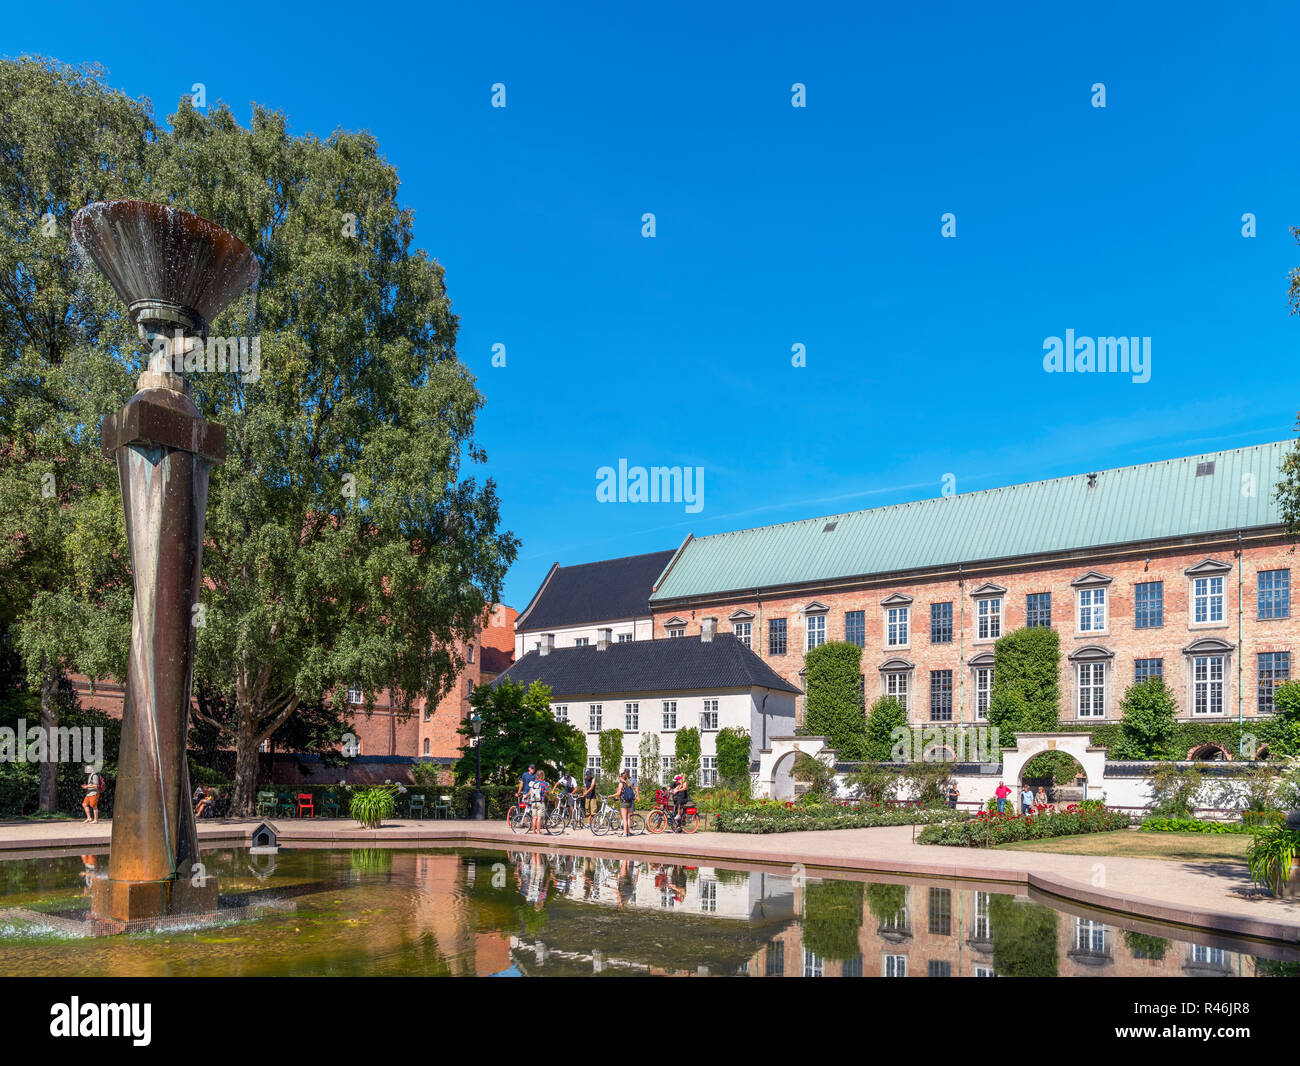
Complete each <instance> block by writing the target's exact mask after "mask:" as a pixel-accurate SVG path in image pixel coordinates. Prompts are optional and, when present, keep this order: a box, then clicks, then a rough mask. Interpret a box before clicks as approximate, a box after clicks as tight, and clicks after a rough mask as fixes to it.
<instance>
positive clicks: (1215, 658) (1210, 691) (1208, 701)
mask: <svg viewBox="0 0 1300 1066" xmlns="http://www.w3.org/2000/svg"><path fill="white" fill-rule="evenodd" d="M1216 664H1217V670H1218V676H1217V677H1216V676H1215V670H1216ZM1202 671H1203V672H1204V676H1202ZM1191 677H1192V715H1193V717H1196V718H1221V717H1222V716H1223V715H1224V714H1225V713H1227V709H1228V684H1227V682H1228V657H1227V656H1226V655H1213V654H1211V655H1193V656H1192V669H1191ZM1216 690H1217V691H1216ZM1216 694H1217V702H1218V704H1219V708H1218V710H1213V709H1212V707H1213V704H1214V702H1215V699H1216ZM1202 702H1204V704H1205V710H1201V709H1200V707H1201V704H1202Z"/></svg>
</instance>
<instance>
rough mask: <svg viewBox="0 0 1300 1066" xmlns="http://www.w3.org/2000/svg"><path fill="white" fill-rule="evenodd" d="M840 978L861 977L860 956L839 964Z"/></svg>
mask: <svg viewBox="0 0 1300 1066" xmlns="http://www.w3.org/2000/svg"><path fill="white" fill-rule="evenodd" d="M840 976H841V977H861V976H862V956H861V955H860V954H858V955H854V956H853V958H851V959H845V960H844V961H843V962H842V963H840Z"/></svg>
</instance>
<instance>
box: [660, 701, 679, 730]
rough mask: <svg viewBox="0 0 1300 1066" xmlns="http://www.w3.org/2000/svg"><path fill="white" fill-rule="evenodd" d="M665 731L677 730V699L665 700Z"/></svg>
mask: <svg viewBox="0 0 1300 1066" xmlns="http://www.w3.org/2000/svg"><path fill="white" fill-rule="evenodd" d="M662 713H663V732H665V733H675V732H677V701H676V700H664V706H663V712H662Z"/></svg>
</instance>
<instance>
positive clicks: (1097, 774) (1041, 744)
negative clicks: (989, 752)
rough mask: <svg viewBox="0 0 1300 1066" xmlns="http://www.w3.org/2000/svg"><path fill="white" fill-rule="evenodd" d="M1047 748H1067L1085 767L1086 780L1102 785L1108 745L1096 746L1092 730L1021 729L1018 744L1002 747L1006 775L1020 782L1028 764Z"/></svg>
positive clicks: (1065, 749) (1004, 775) (1010, 779)
mask: <svg viewBox="0 0 1300 1066" xmlns="http://www.w3.org/2000/svg"><path fill="white" fill-rule="evenodd" d="M1045 751H1063V752H1065V753H1066V754H1067V755H1069V756H1070V757H1071V758H1073V759H1074V761H1075V762H1077V763H1078V764H1079V766H1080V767H1082V769H1083V776H1084V781H1085V782H1086V783H1087V784H1089V785H1091V786H1092V787H1093V788H1100V786H1101V779H1102V778H1103V777H1105V775H1106V749H1105V748H1098V747H1094V746H1093V743H1092V734H1091V733H1019V734H1017V736H1016V746H1015V747H1014V748H1004V749H1003V750H1002V778H1003V780H1005V781H1012V782H1015V783H1016V784H1019V783H1020V781H1021V779H1022V777H1023V776H1024V770H1025V766H1026V765H1027V764H1028V763H1029V760H1030V759H1032V758H1033V757H1034V756H1035V755H1041V754H1042V753H1043V752H1045Z"/></svg>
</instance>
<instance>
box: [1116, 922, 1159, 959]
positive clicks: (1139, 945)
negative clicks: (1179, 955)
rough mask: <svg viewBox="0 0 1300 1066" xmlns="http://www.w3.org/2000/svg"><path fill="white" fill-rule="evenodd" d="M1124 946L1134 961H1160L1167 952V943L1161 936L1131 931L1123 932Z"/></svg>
mask: <svg viewBox="0 0 1300 1066" xmlns="http://www.w3.org/2000/svg"><path fill="white" fill-rule="evenodd" d="M1124 945H1125V946H1126V947H1127V948H1128V950H1129V953H1130V954H1131V955H1132V956H1133V957H1134V958H1135V959H1155V960H1157V961H1158V960H1160V959H1163V958H1164V957H1165V952H1166V951H1168V950H1169V941H1168V940H1166V939H1165V938H1164V937H1162V936H1153V935H1151V934H1150V933H1135V932H1134V931H1133V930H1132V929H1125V930H1124Z"/></svg>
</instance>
